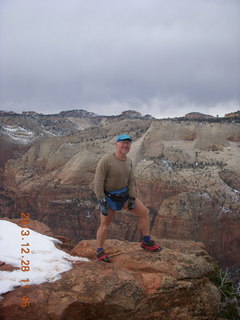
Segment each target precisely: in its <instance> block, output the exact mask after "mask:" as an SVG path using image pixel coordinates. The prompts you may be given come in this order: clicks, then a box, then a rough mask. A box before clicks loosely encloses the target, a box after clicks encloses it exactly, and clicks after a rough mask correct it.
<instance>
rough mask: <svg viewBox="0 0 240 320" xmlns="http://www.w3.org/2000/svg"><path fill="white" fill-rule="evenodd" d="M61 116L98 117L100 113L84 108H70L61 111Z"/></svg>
mask: <svg viewBox="0 0 240 320" xmlns="http://www.w3.org/2000/svg"><path fill="white" fill-rule="evenodd" d="M59 114H60V115H61V116H64V117H83V118H87V117H90V118H91V117H97V116H98V115H97V114H96V113H94V112H89V111H86V110H83V109H79V110H69V111H61V112H60V113H59Z"/></svg>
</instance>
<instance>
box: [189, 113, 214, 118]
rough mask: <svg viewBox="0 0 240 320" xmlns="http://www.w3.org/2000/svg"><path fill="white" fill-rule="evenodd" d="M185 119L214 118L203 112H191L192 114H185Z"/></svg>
mask: <svg viewBox="0 0 240 320" xmlns="http://www.w3.org/2000/svg"><path fill="white" fill-rule="evenodd" d="M184 118H187V119H209V118H214V117H213V116H211V115H209V114H204V113H201V112H190V113H187V114H185V116H184Z"/></svg>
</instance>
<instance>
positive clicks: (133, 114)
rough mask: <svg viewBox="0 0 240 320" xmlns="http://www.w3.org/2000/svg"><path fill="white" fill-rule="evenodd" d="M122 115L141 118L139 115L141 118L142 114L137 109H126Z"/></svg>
mask: <svg viewBox="0 0 240 320" xmlns="http://www.w3.org/2000/svg"><path fill="white" fill-rule="evenodd" d="M121 116H124V117H128V118H139V117H140V118H141V117H142V114H141V113H140V112H138V111H135V110H126V111H123V112H122V113H121Z"/></svg>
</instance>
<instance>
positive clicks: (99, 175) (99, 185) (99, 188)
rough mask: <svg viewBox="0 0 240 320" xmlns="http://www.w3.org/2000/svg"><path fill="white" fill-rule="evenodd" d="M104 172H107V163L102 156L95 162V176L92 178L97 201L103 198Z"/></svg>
mask: <svg viewBox="0 0 240 320" xmlns="http://www.w3.org/2000/svg"><path fill="white" fill-rule="evenodd" d="M106 174H107V163H106V160H105V159H104V158H102V159H101V160H100V161H99V162H98V164H97V168H96V172H95V178H94V192H95V194H96V197H97V199H98V200H99V201H100V200H102V199H104V198H105V194H104V182H105V178H106Z"/></svg>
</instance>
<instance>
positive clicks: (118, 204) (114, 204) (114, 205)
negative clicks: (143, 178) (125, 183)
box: [105, 188, 129, 210]
mask: <svg viewBox="0 0 240 320" xmlns="http://www.w3.org/2000/svg"><path fill="white" fill-rule="evenodd" d="M126 191H128V188H123V189H119V190H115V191H111V192H109V193H111V194H115V195H117V194H120V193H123V192H126ZM128 198H129V196H128V195H126V196H125V197H124V198H122V199H121V201H113V200H112V199H110V198H109V197H108V196H106V197H105V199H106V202H107V204H108V206H109V208H110V209H112V210H122V208H123V205H124V203H125V202H126V201H127V200H128Z"/></svg>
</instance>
